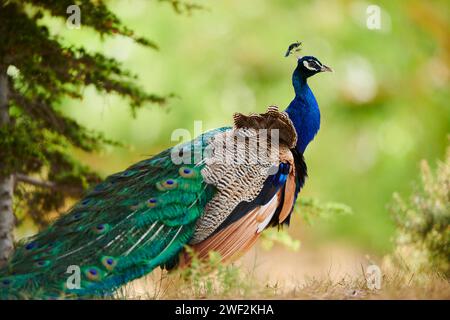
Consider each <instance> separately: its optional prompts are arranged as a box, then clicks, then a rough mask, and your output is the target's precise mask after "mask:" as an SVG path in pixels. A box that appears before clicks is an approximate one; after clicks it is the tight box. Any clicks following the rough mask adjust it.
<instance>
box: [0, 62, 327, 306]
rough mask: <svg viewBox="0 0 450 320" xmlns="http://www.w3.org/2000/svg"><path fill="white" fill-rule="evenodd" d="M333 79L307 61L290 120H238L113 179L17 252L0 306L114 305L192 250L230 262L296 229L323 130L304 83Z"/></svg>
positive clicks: (275, 115) (274, 116) (273, 113)
mask: <svg viewBox="0 0 450 320" xmlns="http://www.w3.org/2000/svg"><path fill="white" fill-rule="evenodd" d="M328 69H329V68H328V67H326V66H324V65H322V64H321V63H320V62H319V61H318V60H317V59H316V58H314V57H303V58H300V59H298V64H297V68H296V69H295V71H294V75H293V84H294V89H295V93H296V96H295V98H294V100H293V101H292V102H291V104H290V105H289V107H288V108H287V110H286V111H285V112H280V111H278V109H277V108H276V107H269V109H268V111H267V112H266V113H262V114H251V115H249V116H246V115H243V114H239V113H237V114H235V116H234V126H233V127H223V128H218V129H215V130H211V131H209V132H206V133H204V134H202V135H201V136H199V137H197V138H196V139H194V140H193V141H190V142H187V143H184V144H181V145H178V146H175V147H173V148H169V149H167V150H165V151H162V152H161V153H160V154H158V155H156V156H154V157H152V158H150V159H146V160H143V161H141V162H138V163H136V164H134V165H132V166H131V167H129V168H128V169H126V170H125V171H122V172H119V173H116V174H113V175H111V176H109V177H107V178H106V179H105V181H104V182H102V183H100V184H99V185H97V186H96V187H94V188H93V189H92V190H91V191H90V192H89V193H87V194H86V195H85V197H84V198H83V199H81V200H80V201H79V202H78V203H77V204H75V205H74V206H73V208H72V209H71V210H69V212H68V213H67V214H65V215H63V216H62V217H60V218H59V219H57V220H56V221H55V222H54V223H53V224H52V225H51V226H50V227H48V228H47V229H46V230H44V231H42V232H40V233H38V234H37V235H35V236H34V237H32V238H31V239H27V240H26V242H23V243H21V244H19V245H18V246H17V249H16V251H15V253H14V255H13V256H12V257H11V259H10V261H9V264H8V265H7V266H6V267H5V268H4V269H2V270H0V299H14V298H16V299H20V298H88V297H103V296H107V295H111V294H113V293H114V291H115V290H116V289H117V288H119V287H120V286H122V285H124V284H126V283H128V282H129V281H131V280H134V279H137V278H139V277H142V276H143V275H146V274H148V273H149V272H151V271H152V270H154V269H155V268H157V267H162V268H166V269H172V268H174V267H176V266H180V265H186V264H188V263H189V256H188V255H187V254H186V253H185V247H186V246H187V245H188V246H190V247H191V248H192V249H193V250H194V251H196V253H197V255H198V257H200V258H205V257H207V255H208V253H209V252H210V251H213V250H214V251H217V252H219V253H220V255H221V257H222V259H223V260H224V261H229V260H232V259H235V258H236V257H237V256H239V255H240V254H242V253H243V252H245V250H247V249H249V248H250V247H251V246H252V245H253V244H254V243H255V242H256V240H257V239H258V237H259V235H260V234H261V232H262V230H264V229H265V228H267V227H270V226H276V225H280V224H289V219H290V215H291V213H292V210H293V207H294V203H295V200H296V197H297V195H298V193H299V191H300V189H301V187H302V186H303V184H304V181H305V178H306V164H305V162H304V159H303V153H304V151H305V149H306V146H307V145H308V143H309V142H310V141H311V140H312V139H313V137H314V136H315V134H316V133H317V131H318V130H319V123H320V113H319V109H318V105H317V102H316V100H315V98H314V95H313V94H312V91H311V90H310V88H309V86H308V85H307V82H306V79H307V78H308V77H310V76H311V75H313V74H315V73H318V72H321V71H328ZM272 133H276V135H272ZM274 137H276V139H275V138H274ZM236 141H240V143H236ZM275 142H277V145H276V146H277V148H276V150H275V152H274V151H273V150H274V149H275V148H273V146H275ZM255 145H256V146H258V148H257V149H255V148H254V146H255ZM255 150H257V152H256V151H255ZM198 159H201V160H200V161H198ZM225 160H226V161H225ZM71 268H75V269H76V268H79V270H80V276H81V279H80V283H79V286H75V287H73V286H71V284H70V282H69V281H68V277H69V276H70V275H71V274H70V270H73V269H71ZM68 271H69V273H68Z"/></svg>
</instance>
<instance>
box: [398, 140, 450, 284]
mask: <svg viewBox="0 0 450 320" xmlns="http://www.w3.org/2000/svg"><path fill="white" fill-rule="evenodd" d="M421 169H422V172H421V178H422V180H421V183H420V185H419V186H418V187H417V188H416V190H415V192H414V193H413V194H412V195H411V197H410V200H409V201H405V200H403V199H402V198H401V197H400V196H399V195H398V194H396V195H395V196H394V202H393V204H392V205H391V211H392V215H393V217H394V219H395V223H396V225H397V229H398V232H397V237H396V245H397V249H396V253H397V254H398V256H399V257H401V258H402V260H403V262H406V266H407V267H408V268H410V269H413V271H417V270H418V271H433V272H438V273H440V274H443V275H444V276H445V277H446V278H447V279H448V278H450V149H448V150H447V158H446V159H445V161H444V162H441V163H438V168H437V170H436V173H435V174H433V173H432V171H431V169H430V167H429V165H428V163H427V162H425V161H424V162H423V163H422V166H421Z"/></svg>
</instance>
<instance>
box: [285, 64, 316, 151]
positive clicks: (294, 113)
mask: <svg viewBox="0 0 450 320" xmlns="http://www.w3.org/2000/svg"><path fill="white" fill-rule="evenodd" d="M292 84H293V86H294V91H295V98H294V99H293V100H292V101H291V103H290V104H289V106H288V107H287V109H286V112H287V113H288V115H289V118H290V119H291V120H292V122H293V123H294V127H295V130H296V131H297V137H298V139H297V145H296V149H297V150H298V151H299V152H300V153H302V154H303V153H304V152H305V150H306V147H307V146H308V144H309V143H310V142H311V141H312V140H313V139H314V136H315V135H316V134H317V132H318V131H319V128H320V110H319V105H318V104H317V101H316V98H315V97H314V94H313V93H312V91H311V89H310V88H309V86H308V83H307V81H306V77H304V76H302V75H301V74H300V71H299V69H298V68H297V69H295V71H294V74H293V75H292Z"/></svg>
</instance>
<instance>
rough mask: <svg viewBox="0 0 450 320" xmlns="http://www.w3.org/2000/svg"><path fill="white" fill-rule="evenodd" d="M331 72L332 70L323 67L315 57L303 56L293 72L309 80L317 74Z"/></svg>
mask: <svg viewBox="0 0 450 320" xmlns="http://www.w3.org/2000/svg"><path fill="white" fill-rule="evenodd" d="M327 71H328V72H333V69H331V68H330V67H328V66H326V65H324V64H323V63H322V62H320V61H319V59H317V58H316V57H313V56H304V57H301V58H299V59H298V62H297V68H296V69H295V71H294V72H297V73H298V74H299V75H300V76H301V77H302V78H304V79H306V78H309V77H311V76H313V75H315V74H317V73H319V72H327Z"/></svg>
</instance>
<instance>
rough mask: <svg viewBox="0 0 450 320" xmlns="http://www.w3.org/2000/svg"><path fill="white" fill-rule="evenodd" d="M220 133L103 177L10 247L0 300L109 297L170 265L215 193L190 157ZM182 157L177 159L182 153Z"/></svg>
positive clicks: (1, 275) (1, 273) (0, 277)
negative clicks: (13, 249)
mask: <svg viewBox="0 0 450 320" xmlns="http://www.w3.org/2000/svg"><path fill="white" fill-rule="evenodd" d="M228 129H229V128H220V129H216V130H213V131H210V132H207V133H205V134H203V135H202V136H200V137H198V138H197V139H195V140H193V141H192V142H189V143H186V144H184V145H183V147H182V149H181V150H182V151H180V149H177V150H178V151H179V152H178V151H177V155H178V156H181V157H182V158H183V159H184V160H186V159H189V158H190V160H191V161H190V163H191V164H189V163H188V164H186V161H184V163H180V164H175V163H174V161H173V159H172V157H171V153H172V151H173V150H174V149H173V148H171V149H167V150H165V151H163V152H161V153H160V154H158V155H156V156H154V157H152V158H151V159H147V160H144V161H141V162H139V163H137V164H135V165H133V166H131V167H130V168H128V169H127V170H125V171H123V172H120V173H117V174H114V175H112V176H109V177H108V178H107V179H105V181H104V182H103V183H101V184H99V185H97V186H96V187H95V188H94V189H93V190H91V191H90V192H89V193H88V194H87V195H86V196H85V197H84V198H83V199H82V200H80V201H79V202H78V203H77V204H76V205H75V206H74V207H73V208H72V209H71V210H70V211H69V212H68V213H67V214H66V215H64V216H62V217H61V218H59V219H58V220H57V221H55V222H54V223H53V224H52V225H51V226H50V227H49V228H47V229H46V230H44V231H42V232H40V233H39V234H37V235H36V236H34V237H32V238H31V239H28V240H27V241H26V242H23V243H21V244H19V245H18V246H17V249H16V252H15V253H14V255H13V256H12V257H11V259H10V261H9V264H8V265H7V266H6V267H5V268H4V269H2V270H1V271H0V299H15V298H16V299H22V298H33V299H35V298H38V299H47V298H48V299H52V298H87V297H103V296H107V295H111V294H113V293H114V291H115V290H116V289H117V288H118V287H120V286H122V285H124V284H126V283H127V282H129V281H131V280H133V279H136V278H139V277H141V276H143V275H145V274H147V273H149V272H151V271H152V270H153V269H154V268H156V267H158V266H161V267H173V266H174V265H176V263H177V261H178V255H179V252H180V251H181V250H182V249H183V247H184V246H185V245H186V244H187V243H188V242H189V240H190V239H191V237H192V235H193V233H194V229H195V223H196V221H197V219H198V218H199V217H200V216H201V214H202V213H203V209H204V207H205V205H206V203H207V202H208V201H209V200H210V199H211V198H212V196H213V195H214V192H215V190H214V189H213V188H212V187H211V186H208V185H206V184H205V183H204V181H203V179H202V176H201V174H200V170H201V169H202V165H201V164H200V165H199V164H197V165H196V164H195V163H194V162H193V161H192V160H193V158H194V156H195V153H196V152H198V151H200V150H201V151H202V152H203V151H204V150H205V148H206V146H207V142H208V139H209V138H211V137H212V136H214V135H215V134H217V133H219V132H223V131H225V130H228ZM183 153H184V154H183Z"/></svg>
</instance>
